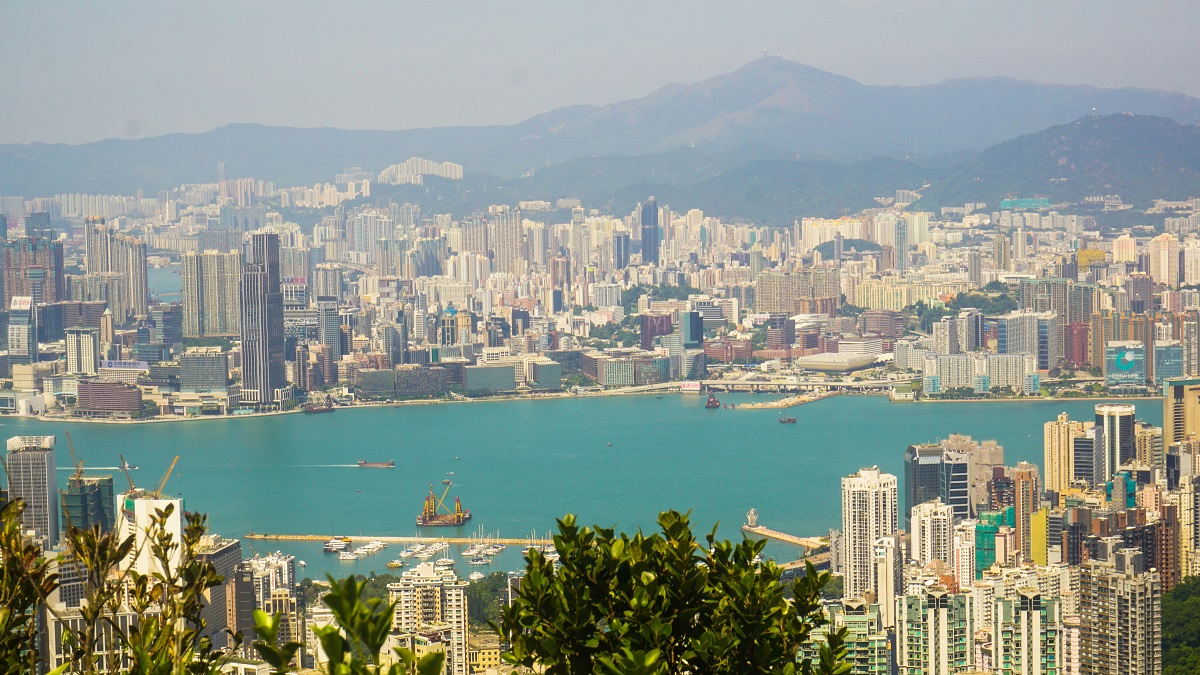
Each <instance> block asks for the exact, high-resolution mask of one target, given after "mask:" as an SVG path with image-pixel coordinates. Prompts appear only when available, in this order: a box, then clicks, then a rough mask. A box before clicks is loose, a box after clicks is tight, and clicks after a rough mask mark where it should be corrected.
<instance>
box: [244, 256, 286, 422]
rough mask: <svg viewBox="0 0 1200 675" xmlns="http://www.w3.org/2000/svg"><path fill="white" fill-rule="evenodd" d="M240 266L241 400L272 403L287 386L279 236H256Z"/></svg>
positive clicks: (254, 402)
mask: <svg viewBox="0 0 1200 675" xmlns="http://www.w3.org/2000/svg"><path fill="white" fill-rule="evenodd" d="M245 259H246V262H245V263H244V264H243V265H242V283H241V338H242V401H244V402H246V403H253V404H256V405H259V406H265V405H270V404H271V403H273V402H275V398H276V396H275V393H276V391H277V390H280V389H283V388H285V387H286V386H287V377H286V369H285V365H284V359H283V293H281V292H280V290H279V235H277V234H273V233H255V234H252V235H251V236H250V242H249V243H248V244H247V245H246V251H245Z"/></svg>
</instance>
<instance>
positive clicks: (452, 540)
mask: <svg viewBox="0 0 1200 675" xmlns="http://www.w3.org/2000/svg"><path fill="white" fill-rule="evenodd" d="M244 538H245V539H260V540H270V541H314V542H315V541H326V540H327V539H328V538H329V537H328V535H324V534H259V533H256V532H247V533H246V534H245V535H244ZM346 539H348V540H352V541H361V540H367V541H381V542H384V543H386V544H438V543H446V544H468V545H470V544H475V543H477V542H478V541H479V540H478V539H477V538H475V537H421V536H412V537H394V536H387V535H373V536H369V537H367V536H363V537H346ZM488 542H489V543H493V544H503V545H505V546H513V545H516V546H522V545H526V544H529V543H533V544H534V545H537V546H550V545H551V544H553V543H554V541H553V540H552V539H530V538H529V537H522V538H520V539H507V538H503V537H489V538H488Z"/></svg>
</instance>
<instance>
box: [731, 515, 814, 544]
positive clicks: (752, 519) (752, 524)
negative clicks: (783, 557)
mask: <svg viewBox="0 0 1200 675" xmlns="http://www.w3.org/2000/svg"><path fill="white" fill-rule="evenodd" d="M742 532H745V533H746V534H753V535H755V536H758V537H766V538H767V539H774V540H775V541H782V542H783V543H785V544H794V545H796V546H801V547H803V548H804V550H805V552H807V551H812V550H816V549H818V548H821V547H822V546H828V545H829V540H828V539H826V538H824V537H797V536H796V535H794V534H788V533H786V532H777V531H775V530H772V529H771V528H769V527H766V526H764V525H759V524H758V509H750V510H749V511H748V512H747V513H746V523H745V524H744V525H742Z"/></svg>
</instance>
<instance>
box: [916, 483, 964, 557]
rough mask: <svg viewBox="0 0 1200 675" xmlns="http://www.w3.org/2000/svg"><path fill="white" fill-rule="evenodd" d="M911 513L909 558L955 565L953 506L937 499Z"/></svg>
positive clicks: (921, 505) (919, 505) (920, 505)
mask: <svg viewBox="0 0 1200 675" xmlns="http://www.w3.org/2000/svg"><path fill="white" fill-rule="evenodd" d="M911 514H912V524H911V526H910V527H911V530H910V534H909V553H908V557H909V559H910V560H916V561H917V562H918V563H919V564H921V565H928V564H929V563H931V562H933V561H934V560H940V561H942V562H944V563H946V564H947V565H951V564H953V562H954V551H953V548H954V509H952V508H950V506H949V505H947V504H943V503H942V500H940V499H936V500H934V501H931V502H925V503H924V504H917V505H915V506H913V507H912V510H911Z"/></svg>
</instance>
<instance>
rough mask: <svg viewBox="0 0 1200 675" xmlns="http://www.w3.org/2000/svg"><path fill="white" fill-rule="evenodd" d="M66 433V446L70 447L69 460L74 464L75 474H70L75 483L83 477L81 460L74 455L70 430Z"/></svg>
mask: <svg viewBox="0 0 1200 675" xmlns="http://www.w3.org/2000/svg"><path fill="white" fill-rule="evenodd" d="M66 433H67V447H68V448H70V449H71V462H72V463H73V464H75V475H73V476H71V480H73V481H75V482H76V483H78V482H79V479H80V478H83V462H81V461H79V457H77V456H76V455H75V444H74V443H72V442H71V432H69V431H68V432H66Z"/></svg>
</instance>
